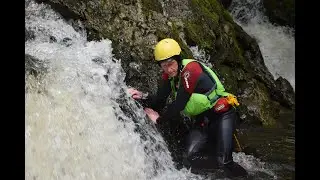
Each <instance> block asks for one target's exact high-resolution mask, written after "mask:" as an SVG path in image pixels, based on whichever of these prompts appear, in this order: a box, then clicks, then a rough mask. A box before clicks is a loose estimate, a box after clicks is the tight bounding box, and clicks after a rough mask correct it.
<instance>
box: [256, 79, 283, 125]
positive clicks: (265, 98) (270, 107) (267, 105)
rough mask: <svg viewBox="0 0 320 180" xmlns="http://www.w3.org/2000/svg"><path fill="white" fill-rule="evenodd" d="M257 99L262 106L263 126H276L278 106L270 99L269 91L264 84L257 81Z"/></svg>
mask: <svg viewBox="0 0 320 180" xmlns="http://www.w3.org/2000/svg"><path fill="white" fill-rule="evenodd" d="M255 97H256V98H257V99H256V101H257V103H258V105H259V107H260V116H261V121H262V124H263V126H265V127H275V126H276V120H275V119H276V118H277V113H275V112H277V111H278V108H277V106H276V105H275V104H274V103H272V101H270V97H269V93H268V90H267V88H266V87H265V85H264V84H262V83H260V82H257V85H256V88H255Z"/></svg>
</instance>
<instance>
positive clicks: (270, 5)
mask: <svg viewBox="0 0 320 180" xmlns="http://www.w3.org/2000/svg"><path fill="white" fill-rule="evenodd" d="M263 6H264V8H265V10H266V15H267V16H268V17H269V20H270V21H271V22H273V23H275V24H278V25H280V26H289V27H292V28H295V1H294V0H263Z"/></svg>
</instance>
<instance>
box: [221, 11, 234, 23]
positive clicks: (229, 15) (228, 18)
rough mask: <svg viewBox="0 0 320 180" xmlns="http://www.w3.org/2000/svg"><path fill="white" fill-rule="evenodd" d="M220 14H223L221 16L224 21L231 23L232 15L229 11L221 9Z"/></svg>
mask: <svg viewBox="0 0 320 180" xmlns="http://www.w3.org/2000/svg"><path fill="white" fill-rule="evenodd" d="M222 16H223V18H224V19H225V20H226V21H228V22H231V23H233V17H232V16H231V14H230V13H229V11H227V10H223V11H222Z"/></svg>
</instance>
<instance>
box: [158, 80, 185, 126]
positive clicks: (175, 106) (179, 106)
mask: <svg viewBox="0 0 320 180" xmlns="http://www.w3.org/2000/svg"><path fill="white" fill-rule="evenodd" d="M190 96H191V95H190V94H189V93H188V92H187V91H186V90H185V89H184V88H183V85H182V84H181V85H180V87H179V89H178V92H177V98H176V100H175V101H173V102H172V103H171V104H169V105H168V106H167V111H166V112H164V113H162V114H161V115H160V117H159V118H158V119H157V123H161V122H163V121H164V120H167V119H172V118H175V117H178V116H179V115H180V112H181V111H182V110H183V109H184V107H185V106H186V104H187V102H188V101H189V98H190Z"/></svg>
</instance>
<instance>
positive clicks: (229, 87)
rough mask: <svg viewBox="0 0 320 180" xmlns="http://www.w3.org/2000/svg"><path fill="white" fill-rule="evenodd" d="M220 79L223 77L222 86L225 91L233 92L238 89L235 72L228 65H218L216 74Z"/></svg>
mask: <svg viewBox="0 0 320 180" xmlns="http://www.w3.org/2000/svg"><path fill="white" fill-rule="evenodd" d="M217 76H218V77H219V79H220V81H222V79H224V81H223V86H224V88H225V89H226V91H227V92H230V93H232V94H235V93H236V92H237V90H238V83H237V80H236V79H237V73H236V72H235V71H234V70H233V69H232V68H231V67H229V66H225V65H220V66H219V73H218V74H217Z"/></svg>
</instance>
